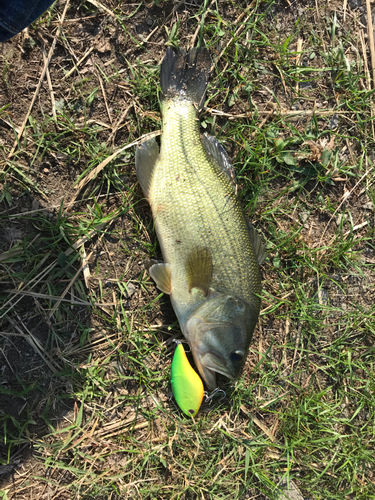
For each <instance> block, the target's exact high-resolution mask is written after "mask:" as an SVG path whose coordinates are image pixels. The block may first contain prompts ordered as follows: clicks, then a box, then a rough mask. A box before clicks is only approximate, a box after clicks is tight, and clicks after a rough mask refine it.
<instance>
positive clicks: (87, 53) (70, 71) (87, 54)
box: [62, 47, 94, 80]
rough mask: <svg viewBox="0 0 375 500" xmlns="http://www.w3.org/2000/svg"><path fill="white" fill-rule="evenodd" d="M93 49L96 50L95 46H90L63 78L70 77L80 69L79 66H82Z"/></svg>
mask: <svg viewBox="0 0 375 500" xmlns="http://www.w3.org/2000/svg"><path fill="white" fill-rule="evenodd" d="M93 50H94V47H90V48H89V50H88V51H87V52H86V54H85V55H84V56H83V57H81V59H80V60H79V61H78V62H77V63H76V64H75V65H74V67H73V68H72V69H71V70H69V71H68V72H67V74H66V75H64V76H63V78H62V79H63V80H65V79H66V78H69V77H70V75H71V74H72V73H74V71H75V70H77V71H78V66H80V65H81V64H82V63H83V61H84V60H85V59H86V57H87V56H89V55H90V54H91V52H92V51H93Z"/></svg>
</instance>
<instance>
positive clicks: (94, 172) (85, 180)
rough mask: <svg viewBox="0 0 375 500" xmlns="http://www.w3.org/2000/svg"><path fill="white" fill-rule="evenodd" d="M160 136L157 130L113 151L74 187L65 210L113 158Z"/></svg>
mask: <svg viewBox="0 0 375 500" xmlns="http://www.w3.org/2000/svg"><path fill="white" fill-rule="evenodd" d="M160 134H161V131H160V130H157V131H156V132H151V133H149V134H145V135H142V137H140V138H139V139H137V140H136V141H133V142H131V143H130V144H127V145H126V146H124V147H123V148H120V149H118V150H117V151H115V152H114V153H112V154H111V155H110V156H108V158H106V159H105V160H103V161H102V162H101V163H100V164H99V165H98V166H97V167H95V168H94V169H93V170H91V172H89V173H88V174H87V175H86V177H84V178H83V179H82V180H81V182H80V183H79V184H78V185H77V186H76V190H77V192H76V193H75V195H74V196H73V198H72V199H71V200H70V202H69V203H68V205H67V207H66V210H68V209H69V208H70V207H71V205H72V204H73V203H74V202H75V199H76V198H77V196H78V193H79V192H80V190H81V189H82V188H83V187H84V186H85V185H86V184H87V183H88V182H90V181H91V180H92V179H94V178H95V177H96V176H97V175H98V173H99V172H100V171H101V170H103V168H104V167H105V166H106V165H108V163H109V162H111V161H112V160H113V159H114V158H116V156H118V155H119V154H120V153H122V151H125V150H126V149H129V148H131V147H133V146H136V145H137V144H140V143H141V142H143V141H145V140H147V139H151V138H152V137H157V136H158V135H160Z"/></svg>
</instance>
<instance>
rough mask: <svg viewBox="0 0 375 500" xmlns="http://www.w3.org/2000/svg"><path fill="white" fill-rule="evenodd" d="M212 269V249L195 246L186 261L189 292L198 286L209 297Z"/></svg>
mask: <svg viewBox="0 0 375 500" xmlns="http://www.w3.org/2000/svg"><path fill="white" fill-rule="evenodd" d="M212 270H213V265H212V257H211V253H210V251H209V250H208V249H207V248H204V247H196V248H193V250H191V252H190V254H189V256H188V258H187V261H186V272H187V281H188V286H189V292H191V291H192V289H193V288H197V289H199V290H201V291H202V292H203V294H204V295H205V296H206V297H207V295H208V293H209V289H210V285H211V281H212Z"/></svg>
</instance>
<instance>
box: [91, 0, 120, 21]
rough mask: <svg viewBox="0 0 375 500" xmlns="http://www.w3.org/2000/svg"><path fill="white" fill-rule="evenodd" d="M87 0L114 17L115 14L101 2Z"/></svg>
mask: <svg viewBox="0 0 375 500" xmlns="http://www.w3.org/2000/svg"><path fill="white" fill-rule="evenodd" d="M88 1H89V2H90V3H92V4H93V5H95V7H96V8H97V9H99V10H100V9H102V10H104V11H105V12H107V14H109V15H110V16H111V17H113V18H114V19H116V15H115V14H114V13H113V12H112V11H111V10H109V9H108V8H107V7H106V6H105V5H103V4H102V3H100V2H98V1H97V0H88Z"/></svg>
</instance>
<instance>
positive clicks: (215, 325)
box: [136, 49, 264, 389]
mask: <svg viewBox="0 0 375 500" xmlns="http://www.w3.org/2000/svg"><path fill="white" fill-rule="evenodd" d="M210 66H211V61H210V58H209V56H208V52H207V50H206V49H193V50H192V51H190V52H189V53H188V54H186V53H185V52H183V51H180V52H178V53H177V54H175V53H174V52H173V51H172V50H171V49H168V50H167V53H166V56H165V58H164V60H163V63H162V68H161V87H162V92H163V100H162V116H163V127H162V135H161V147H160V153H159V147H158V146H157V144H156V141H155V139H150V140H148V141H146V142H144V143H142V144H141V145H140V147H139V148H138V150H137V153H136V167H137V175H138V178H139V181H140V183H141V186H142V189H143V191H144V194H145V196H146V197H147V199H148V201H149V203H150V206H151V210H152V214H153V217H154V221H155V229H156V233H157V237H158V240H159V243H160V247H161V251H162V254H163V258H164V263H160V264H156V265H154V266H152V267H151V268H150V274H151V276H152V277H153V278H154V279H155V281H156V284H157V286H158V287H159V288H160V289H161V290H162V291H164V292H165V293H168V294H169V295H170V298H171V302H172V306H173V308H174V310H175V313H176V315H177V318H178V320H179V324H180V327H181V330H182V332H183V334H184V336H185V337H186V339H187V340H188V342H189V345H190V347H191V351H192V354H193V357H194V361H195V363H196V365H197V368H198V370H199V372H200V375H201V376H202V378H203V380H204V381H205V383H206V385H207V386H208V387H209V388H211V389H214V388H215V386H216V373H221V374H223V375H225V376H227V377H228V378H230V379H235V378H236V377H238V375H239V373H240V369H241V367H242V366H243V364H244V361H245V359H246V353H247V350H248V347H249V343H250V340H251V336H252V333H253V330H254V328H255V324H256V321H257V319H258V315H259V310H260V297H259V295H260V293H261V279H260V269H259V264H258V262H259V261H260V260H261V256H262V254H264V249H263V247H262V245H261V244H260V239H259V236H257V234H256V232H255V231H254V230H253V228H252V226H251V225H250V223H249V222H248V221H247V219H246V217H245V215H244V213H243V210H242V207H241V203H240V201H239V199H238V198H237V196H236V193H235V190H234V186H233V179H232V175H233V172H232V168H233V167H232V166H231V165H230V162H229V159H228V157H227V155H226V153H225V151H224V150H223V148H222V146H220V144H219V143H218V142H217V141H216V140H215V139H214V138H210V137H204V138H201V136H200V133H199V108H200V106H201V103H202V102H203V100H204V95H205V90H206V86H207V77H208V72H209V68H210Z"/></svg>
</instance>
